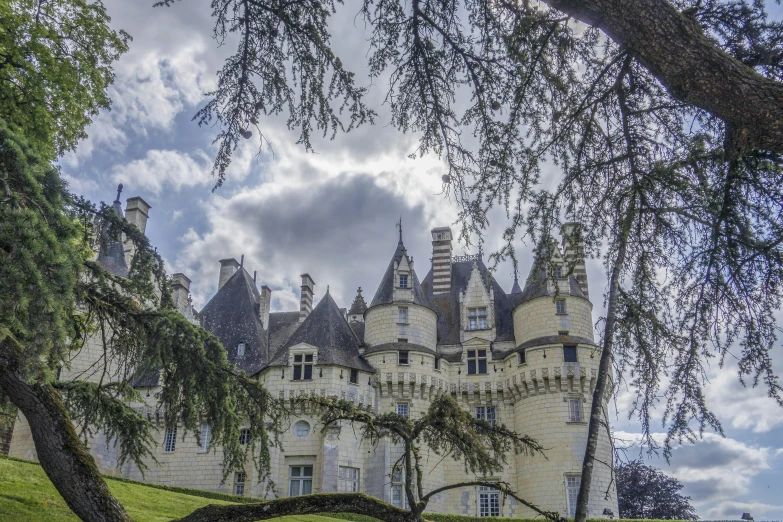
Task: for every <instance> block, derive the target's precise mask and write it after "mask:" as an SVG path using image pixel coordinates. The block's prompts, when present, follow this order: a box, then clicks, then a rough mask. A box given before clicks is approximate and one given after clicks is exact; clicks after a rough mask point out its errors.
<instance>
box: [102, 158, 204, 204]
mask: <svg viewBox="0 0 783 522" xmlns="http://www.w3.org/2000/svg"><path fill="white" fill-rule="evenodd" d="M210 167H211V160H210V158H209V156H207V154H206V153H204V151H202V150H195V151H193V152H192V153H184V152H180V151H176V150H148V151H147V153H146V154H145V156H144V158H142V159H138V160H133V161H131V162H129V163H126V164H123V165H117V166H116V167H114V169H113V175H112V178H113V179H114V181H115V182H117V183H123V184H125V185H128V184H129V183H131V182H132V186H133V189H134V190H135V191H139V190H147V191H150V192H152V193H154V194H156V195H159V194H160V193H161V190H163V188H164V187H167V188H170V189H173V190H174V191H179V190H180V189H182V188H183V187H190V186H194V185H205V184H207V183H209V182H210V181H211V176H210Z"/></svg>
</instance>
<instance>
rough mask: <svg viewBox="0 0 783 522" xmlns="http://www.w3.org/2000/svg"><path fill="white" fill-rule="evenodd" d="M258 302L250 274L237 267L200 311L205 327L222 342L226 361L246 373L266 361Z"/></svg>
mask: <svg viewBox="0 0 783 522" xmlns="http://www.w3.org/2000/svg"><path fill="white" fill-rule="evenodd" d="M260 301H261V296H260V294H259V292H258V288H256V285H255V283H254V282H253V278H252V276H251V275H250V274H248V273H247V270H245V269H244V268H243V267H240V269H239V270H237V271H236V272H234V275H232V276H231V278H230V279H229V280H228V281H226V283H225V284H224V285H223V286H222V287H221V288H220V290H218V292H217V294H215V296H214V297H213V298H212V299H210V301H209V302H208V303H207V304H206V306H204V309H203V310H201V313H200V314H199V315H200V317H201V320H202V325H203V326H204V328H206V329H207V330H209V331H210V332H212V334H214V335H215V336H216V337H217V338H218V339H220V342H221V343H223V347H224V348H225V349H226V355H227V356H228V360H229V362H231V363H232V364H234V365H235V366H236V367H237V368H239V369H241V370H244V371H245V372H246V373H247V374H248V375H253V374H254V373H255V372H257V371H258V370H259V369H261V368H262V367H263V366H264V365H265V364H266V362H267V361H268V360H269V355H268V349H267V336H266V333H265V332H264V329H263V326H262V324H261V321H260V319H259V317H258V306H259V303H260ZM239 343H245V354H244V355H243V356H238V354H237V347H238V345H239Z"/></svg>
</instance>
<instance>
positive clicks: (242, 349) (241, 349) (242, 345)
mask: <svg viewBox="0 0 783 522" xmlns="http://www.w3.org/2000/svg"><path fill="white" fill-rule="evenodd" d="M244 356H245V343H239V344H238V345H237V357H244Z"/></svg>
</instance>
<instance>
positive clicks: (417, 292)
mask: <svg viewBox="0 0 783 522" xmlns="http://www.w3.org/2000/svg"><path fill="white" fill-rule="evenodd" d="M406 255H407V251H406V250H405V245H403V244H402V238H400V241H399V243H397V250H395V251H394V256H392V259H391V261H389V266H388V268H386V273H384V274H383V278H382V279H381V284H380V285H378V290H377V291H376V292H375V297H373V299H372V302H371V303H370V308H372V307H373V306H376V305H379V304H389V303H392V302H393V301H394V263H399V262H400V260H402V257H403V256H406ZM411 280H412V281H413V303H414V304H418V305H422V306H426V307H429V302H428V301H427V294H425V293H424V290H422V289H421V283H419V278H418V277H417V276H416V271H415V270H411Z"/></svg>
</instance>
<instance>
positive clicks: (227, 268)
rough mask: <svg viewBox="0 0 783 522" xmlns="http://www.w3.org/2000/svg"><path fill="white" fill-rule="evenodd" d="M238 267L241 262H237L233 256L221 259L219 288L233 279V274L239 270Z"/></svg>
mask: <svg viewBox="0 0 783 522" xmlns="http://www.w3.org/2000/svg"><path fill="white" fill-rule="evenodd" d="M237 268H239V263H237V260H236V259H234V258H233V257H230V258H228V259H221V260H220V280H219V281H218V290H220V289H221V288H223V285H224V284H226V281H228V280H229V279H231V276H232V275H234V272H236V271H237Z"/></svg>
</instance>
